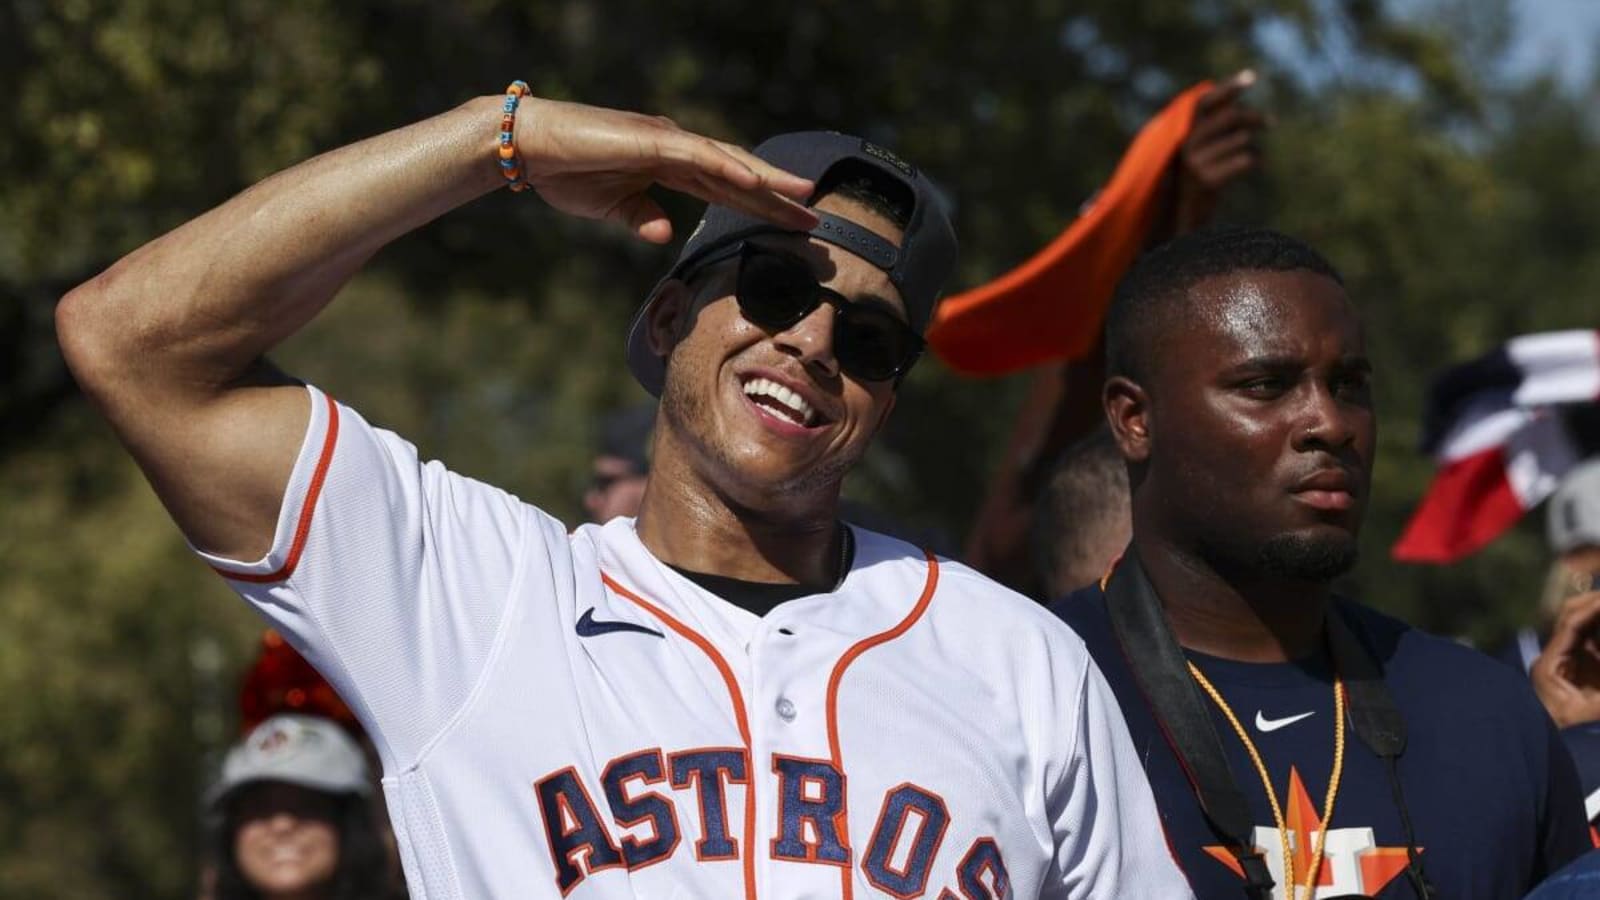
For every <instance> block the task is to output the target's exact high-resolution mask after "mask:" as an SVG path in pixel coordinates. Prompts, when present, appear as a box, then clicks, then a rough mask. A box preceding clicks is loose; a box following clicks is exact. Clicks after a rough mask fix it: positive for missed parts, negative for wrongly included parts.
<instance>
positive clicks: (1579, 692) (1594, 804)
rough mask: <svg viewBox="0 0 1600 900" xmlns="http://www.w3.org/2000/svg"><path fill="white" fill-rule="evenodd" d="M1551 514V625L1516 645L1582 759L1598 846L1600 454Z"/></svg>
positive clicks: (1566, 486)
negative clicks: (1553, 556)
mask: <svg viewBox="0 0 1600 900" xmlns="http://www.w3.org/2000/svg"><path fill="white" fill-rule="evenodd" d="M1546 516H1547V518H1546V527H1545V535H1546V537H1547V539H1548V540H1549V542H1550V549H1551V551H1552V552H1554V553H1555V554H1556V558H1555V560H1554V561H1553V562H1552V563H1551V564H1550V573H1549V575H1548V576H1547V577H1546V578H1545V589H1544V596H1543V598H1542V599H1541V603H1540V611H1541V613H1543V614H1544V618H1545V619H1546V621H1547V622H1548V623H1549V624H1548V626H1547V627H1545V628H1542V629H1540V631H1538V632H1535V631H1533V629H1523V631H1522V632H1521V633H1519V634H1518V637H1517V641H1516V643H1515V645H1514V646H1515V647H1516V649H1517V651H1518V655H1519V657H1520V658H1519V659H1518V660H1517V661H1518V662H1519V663H1522V664H1523V665H1524V666H1525V667H1526V669H1527V672H1528V677H1529V678H1530V679H1531V680H1532V681H1533V689H1534V691H1535V692H1536V693H1537V694H1538V695H1539V700H1540V702H1542V703H1543V704H1544V707H1545V709H1546V710H1548V711H1549V712H1550V717H1551V718H1552V719H1554V720H1555V723H1556V725H1557V726H1559V727H1560V728H1561V738H1562V741H1563V742H1565V743H1566V745H1567V750H1568V751H1570V752H1571V753H1572V758H1573V761H1574V762H1575V763H1577V766H1578V777H1579V780H1580V781H1581V782H1582V785H1583V795H1584V813H1585V814H1586V815H1587V816H1588V818H1589V828H1590V838H1591V839H1592V840H1593V841H1594V842H1595V844H1596V845H1600V828H1597V825H1600V460H1590V461H1588V462H1585V463H1583V464H1582V465H1580V466H1578V467H1576V468H1574V469H1573V470H1572V471H1571V472H1569V473H1568V474H1567V476H1566V478H1564V479H1563V480H1562V482H1561V487H1560V488H1558V489H1557V490H1556V492H1555V494H1554V495H1552V496H1551V498H1550V501H1549V506H1548V508H1547V510H1546ZM1541 642H1542V647H1541ZM1530 652H1531V653H1532V654H1534V655H1533V656H1532V658H1531V659H1528V660H1527V661H1526V662H1523V660H1524V659H1526V658H1527V656H1528V654H1529V653H1530ZM1596 890H1597V892H1600V883H1596Z"/></svg>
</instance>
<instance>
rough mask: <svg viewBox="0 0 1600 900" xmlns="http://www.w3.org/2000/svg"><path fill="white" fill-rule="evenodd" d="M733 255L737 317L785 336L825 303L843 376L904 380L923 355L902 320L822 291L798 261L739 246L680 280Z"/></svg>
mask: <svg viewBox="0 0 1600 900" xmlns="http://www.w3.org/2000/svg"><path fill="white" fill-rule="evenodd" d="M734 256H737V257H738V258H739V275H738V280H737V281H736V282H735V287H734V297H735V298H736V299H737V300H738V301H739V312H740V313H741V314H743V315H744V317H745V318H746V319H747V320H749V321H750V322H751V324H754V325H757V326H759V327H761V328H763V329H766V330H768V331H783V330H785V329H787V328H791V327H793V326H794V325H795V324H796V323H797V322H799V321H801V320H802V319H804V318H805V317H806V316H809V315H811V312H812V311H813V310H815V309H816V308H817V307H818V306H819V305H821V304H823V303H826V304H828V305H829V306H832V307H833V309H834V319H833V356H834V359H837V360H838V361H839V368H840V370H842V371H843V372H844V373H845V374H847V375H850V376H852V377H854V378H858V379H861V380H863V381H889V380H891V379H899V378H902V377H904V375H905V374H906V372H908V371H910V369H911V366H912V365H913V364H915V363H916V361H917V358H918V357H919V356H921V355H922V348H923V344H924V342H923V340H922V336H921V335H919V334H917V333H916V332H915V331H913V330H912V328H911V326H910V325H907V324H906V323H905V321H904V320H902V319H901V318H900V317H899V316H897V315H895V314H894V313H893V312H890V311H889V310H887V309H884V308H882V307H881V306H878V305H876V304H873V303H854V302H851V300H850V299H849V298H848V297H846V296H844V295H843V294H841V293H839V292H838V291H835V290H831V289H829V288H825V287H823V286H822V285H821V284H819V283H818V282H817V276H816V275H814V274H812V272H811V267H810V266H808V265H806V264H805V262H804V261H803V260H801V259H799V258H797V257H794V256H790V255H789V254H787V253H781V252H778V251H776V250H769V249H767V248H764V247H761V246H760V245H758V244H752V243H750V242H748V241H738V242H735V243H733V244H731V245H729V246H728V247H725V248H723V249H720V250H717V251H715V252H713V253H711V254H709V255H707V256H706V257H705V258H704V259H702V260H699V261H697V262H696V263H695V264H694V265H693V266H692V267H691V268H690V269H689V270H688V271H686V272H684V274H683V276H682V278H683V280H684V281H688V280H689V279H690V278H692V277H693V276H694V274H695V273H696V272H699V271H700V270H702V269H704V268H706V267H707V266H711V265H714V264H716V263H719V262H722V261H724V260H726V259H730V258H732V257H734Z"/></svg>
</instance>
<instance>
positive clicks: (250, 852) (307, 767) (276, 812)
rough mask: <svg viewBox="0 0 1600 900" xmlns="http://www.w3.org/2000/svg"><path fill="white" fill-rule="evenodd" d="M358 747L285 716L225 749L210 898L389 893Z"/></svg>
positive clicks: (328, 899)
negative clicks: (213, 875) (213, 874)
mask: <svg viewBox="0 0 1600 900" xmlns="http://www.w3.org/2000/svg"><path fill="white" fill-rule="evenodd" d="M371 793H372V777H371V774H370V773H369V771H368V769H367V763H366V759H365V758H364V756H363V754H362V752H361V748H360V747H359V746H357V744H356V742H355V740H354V739H353V738H351V736H350V735H349V734H347V733H346V732H345V731H344V729H343V728H342V727H340V726H339V725H338V724H336V723H334V722H333V721H331V720H329V719H325V718H322V717H320V716H307V715H300V714H295V713H280V714H278V715H275V716H272V717H271V718H268V719H267V720H266V721H264V722H262V723H261V724H259V725H257V726H256V727H255V728H254V729H252V730H251V731H250V733H249V734H248V735H246V736H245V738H244V739H243V740H242V741H240V742H239V743H238V744H236V745H234V747H233V748H232V749H230V750H229V751H228V755H227V758H226V759H225V760H224V761H223V764H222V776H221V778H220V779H219V780H218V781H217V784H216V785H215V786H214V787H213V789H212V793H211V797H210V803H209V804H208V805H209V808H210V811H211V813H212V814H213V815H214V816H215V826H214V830H213V837H212V859H211V861H210V865H211V868H212V869H213V871H214V872H215V881H214V884H213V885H212V886H211V890H210V898H211V900H375V898H377V900H381V898H387V897H391V896H393V894H392V891H391V889H390V887H389V873H388V867H387V865H386V863H385V855H384V849H383V842H382V837H381V836H380V834H379V830H378V824H377V821H376V820H375V818H374V816H373V810H372V805H371V803H370V801H369V797H370V795H371Z"/></svg>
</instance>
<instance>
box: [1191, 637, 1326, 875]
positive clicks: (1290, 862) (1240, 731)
mask: <svg viewBox="0 0 1600 900" xmlns="http://www.w3.org/2000/svg"><path fill="white" fill-rule="evenodd" d="M1189 674H1191V675H1193V676H1194V680H1195V681H1196V682H1197V683H1199V685H1200V687H1201V688H1203V689H1204V690H1205V692H1206V694H1207V695H1209V696H1210V697H1211V701H1212V702H1213V703H1215V704H1217V708H1218V709H1220V710H1222V714H1223V715H1224V716H1226V717H1227V719H1228V724H1230V725H1232V726H1233V730H1234V733H1235V734H1237V735H1239V740H1240V741H1241V742H1243V743H1244V749H1245V750H1246V751H1248V752H1249V754H1250V761H1251V762H1253V763H1255V766H1256V774H1257V775H1258V776H1260V778H1261V786H1262V787H1264V788H1266V791H1267V802H1268V803H1270V804H1271V805H1272V819H1273V821H1274V822H1276V823H1277V825H1278V839H1279V840H1280V841H1282V843H1283V877H1284V881H1286V882H1288V885H1289V900H1297V898H1298V897H1299V889H1298V888H1297V886H1296V884H1295V877H1294V855H1293V854H1292V853H1290V852H1289V826H1288V823H1287V822H1286V821H1285V819H1284V816H1283V807H1281V806H1279V805H1278V792H1277V791H1275V790H1273V789H1272V777H1271V776H1270V775H1268V774H1267V766H1266V763H1264V762H1262V761H1261V754H1260V752H1258V751H1257V750H1256V745H1255V742H1254V741H1252V740H1250V735H1249V733H1247V732H1246V731H1245V730H1244V726H1243V725H1240V724H1239V718H1238V717H1237V716H1235V715H1234V714H1233V709H1232V708H1230V707H1229V706H1228V701H1226V700H1224V699H1222V694H1221V692H1219V691H1218V690H1217V689H1216V688H1215V687H1213V686H1212V684H1211V682H1210V681H1208V680H1207V679H1206V676H1205V675H1204V674H1203V673H1202V672H1201V671H1200V667H1199V666H1196V665H1195V664H1194V662H1193V661H1192V660H1191V661H1190V662H1189ZM1333 715H1334V720H1333V721H1334V725H1333V774H1332V775H1331V776H1329V778H1328V798H1327V800H1326V801H1324V802H1323V805H1322V822H1321V828H1319V829H1318V831H1317V841H1316V851H1315V852H1314V853H1313V854H1312V856H1311V869H1310V871H1308V872H1306V883H1305V886H1304V889H1305V894H1306V900H1311V898H1312V897H1314V896H1315V895H1316V882H1317V872H1318V871H1319V870H1321V868H1322V850H1323V844H1324V842H1325V841H1326V840H1327V838H1328V825H1329V822H1330V821H1331V820H1332V819H1333V799H1334V797H1336V796H1338V794H1339V776H1340V775H1341V774H1342V773H1343V772H1344V681H1343V680H1342V679H1341V678H1339V676H1338V675H1337V674H1335V675H1334V678H1333Z"/></svg>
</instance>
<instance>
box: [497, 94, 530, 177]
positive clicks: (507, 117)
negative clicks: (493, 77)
mask: <svg viewBox="0 0 1600 900" xmlns="http://www.w3.org/2000/svg"><path fill="white" fill-rule="evenodd" d="M527 95H528V83H527V82H526V81H523V80H522V79H520V78H519V79H517V80H516V81H513V82H511V84H510V86H508V87H507V88H506V100H505V103H504V104H502V105H501V107H500V174H501V175H504V176H505V177H506V181H508V182H510V183H511V184H510V187H511V189H512V190H513V191H525V190H527V189H528V183H527V182H526V181H523V180H522V159H521V157H519V156H517V144H516V141H515V140H514V139H513V134H512V132H513V130H514V127H515V126H516V124H517V104H519V103H521V102H522V98H523V97H526V96H527Z"/></svg>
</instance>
